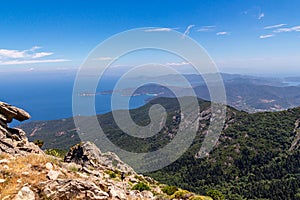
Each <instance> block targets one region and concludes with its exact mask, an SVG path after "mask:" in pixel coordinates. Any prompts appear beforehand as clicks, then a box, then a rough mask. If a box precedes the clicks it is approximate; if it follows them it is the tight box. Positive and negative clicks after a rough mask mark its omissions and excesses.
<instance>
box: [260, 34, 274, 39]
mask: <svg viewBox="0 0 300 200" xmlns="http://www.w3.org/2000/svg"><path fill="white" fill-rule="evenodd" d="M274 36H275V35H273V34H269V35H261V36H259V38H260V39H266V38H270V37H274Z"/></svg>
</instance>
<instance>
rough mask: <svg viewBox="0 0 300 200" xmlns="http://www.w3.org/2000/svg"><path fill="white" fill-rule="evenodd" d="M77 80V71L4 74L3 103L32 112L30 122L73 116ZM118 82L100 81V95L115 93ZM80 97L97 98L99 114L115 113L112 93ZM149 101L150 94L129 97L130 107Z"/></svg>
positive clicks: (113, 79) (0, 77)
mask: <svg viewBox="0 0 300 200" xmlns="http://www.w3.org/2000/svg"><path fill="white" fill-rule="evenodd" d="M74 80H75V73H74V72H65V73H62V72H59V73H54V72H53V73H50V72H47V73H40V72H24V73H1V74H0V91H1V93H0V101H4V102H8V103H10V104H12V105H15V106H17V107H20V108H22V109H24V110H26V111H27V112H29V113H30V114H31V116H32V118H31V119H30V120H29V121H33V120H34V121H39V120H54V119H63V118H68V117H72V116H73V114H72V92H73V84H74ZM116 80H118V78H117V77H113V76H108V77H104V78H103V79H101V87H100V86H99V87H98V89H97V92H101V91H106V90H112V89H113V87H114V85H115V83H116ZM86 92H90V91H86ZM80 98H83V101H84V99H85V98H95V102H96V105H95V110H96V113H97V114H103V113H107V112H109V111H111V110H112V108H111V94H97V95H96V96H82V97H80ZM119 98H120V100H122V98H124V100H125V99H126V97H122V96H121V94H120V96H119ZM127 98H128V97H127ZM148 98H149V96H147V95H141V96H133V97H131V98H130V103H129V105H128V106H129V108H137V107H140V106H142V105H144V104H145V103H146V100H147V99H148ZM118 109H122V107H118ZM124 109H125V108H124ZM83 115H89V112H87V113H83ZM26 122H28V121H26ZM18 124H19V122H16V121H14V122H13V123H12V124H11V126H16V125H18Z"/></svg>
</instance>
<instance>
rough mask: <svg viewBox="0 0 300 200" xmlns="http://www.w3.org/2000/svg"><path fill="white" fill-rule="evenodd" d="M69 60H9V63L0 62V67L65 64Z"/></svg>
mask: <svg viewBox="0 0 300 200" xmlns="http://www.w3.org/2000/svg"><path fill="white" fill-rule="evenodd" d="M67 61H70V60H66V59H48V60H11V61H0V65H22V64H35V63H57V62H67Z"/></svg>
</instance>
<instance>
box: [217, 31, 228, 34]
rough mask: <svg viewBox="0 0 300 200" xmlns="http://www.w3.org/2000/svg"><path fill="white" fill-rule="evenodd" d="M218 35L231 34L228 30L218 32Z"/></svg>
mask: <svg viewBox="0 0 300 200" xmlns="http://www.w3.org/2000/svg"><path fill="white" fill-rule="evenodd" d="M216 35H229V33H228V32H226V31H222V32H217V33H216Z"/></svg>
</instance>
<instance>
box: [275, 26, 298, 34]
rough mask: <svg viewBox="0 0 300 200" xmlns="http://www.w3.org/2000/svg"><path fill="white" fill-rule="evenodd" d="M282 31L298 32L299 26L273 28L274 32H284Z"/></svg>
mask: <svg viewBox="0 0 300 200" xmlns="http://www.w3.org/2000/svg"><path fill="white" fill-rule="evenodd" d="M284 32H300V26H294V27H290V28H279V29H276V30H274V33H284Z"/></svg>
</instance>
